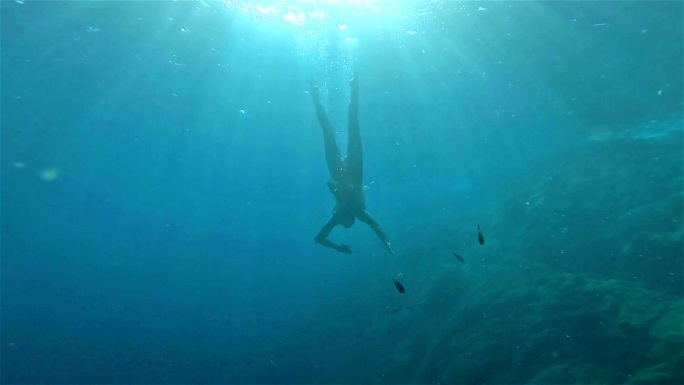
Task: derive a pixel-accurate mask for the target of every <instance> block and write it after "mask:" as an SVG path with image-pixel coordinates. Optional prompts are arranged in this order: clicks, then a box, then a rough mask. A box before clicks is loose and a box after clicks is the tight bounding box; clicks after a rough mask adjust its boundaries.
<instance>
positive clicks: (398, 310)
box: [392, 306, 401, 313]
mask: <svg viewBox="0 0 684 385" xmlns="http://www.w3.org/2000/svg"><path fill="white" fill-rule="evenodd" d="M400 311H401V306H399V307H395V308H394V309H392V313H399V312H400Z"/></svg>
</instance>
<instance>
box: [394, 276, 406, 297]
mask: <svg viewBox="0 0 684 385" xmlns="http://www.w3.org/2000/svg"><path fill="white" fill-rule="evenodd" d="M392 282H394V287H396V288H397V291H399V292H400V293H401V294H404V293H406V289H404V285H402V284H401V283H399V282H397V280H396V279H394V278H392Z"/></svg>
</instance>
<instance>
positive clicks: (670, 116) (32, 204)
mask: <svg viewBox="0 0 684 385" xmlns="http://www.w3.org/2000/svg"><path fill="white" fill-rule="evenodd" d="M404 4H405V5H403V6H402V7H401V9H400V10H399V11H397V12H392V10H391V9H390V8H391V7H389V6H388V7H387V9H385V11H384V12H382V13H377V12H376V11H372V10H369V9H367V8H363V7H359V8H354V9H356V10H357V11H351V13H344V12H342V10H341V8H339V7H334V6H330V5H328V8H327V11H328V17H327V18H326V19H324V20H322V21H320V20H313V19H312V20H311V21H310V23H309V24H307V25H305V26H295V25H291V24H289V23H287V22H285V21H283V20H280V19H277V18H276V19H273V20H271V19H268V18H266V17H260V16H258V15H257V14H255V13H243V12H241V11H239V10H237V9H236V8H235V7H230V6H225V5H223V4H221V3H217V2H210V3H200V2H190V1H188V2H173V3H172V2H156V1H153V2H85V1H78V2H42V1H35V2H34V1H30V0H27V1H26V2H25V4H22V3H18V2H10V1H3V2H2V3H1V4H0V7H1V8H0V9H1V12H2V121H1V122H2V154H1V155H2V349H3V350H2V379H3V382H71V383H76V382H79V383H80V382H165V381H171V382H208V381H217V382H227V381H231V380H230V379H227V378H229V377H221V376H219V375H216V376H215V375H214V374H212V373H214V371H218V369H216V368H217V367H221V368H223V369H221V370H222V372H221V373H222V375H223V376H225V375H226V374H225V373H238V374H239V375H242V376H243V377H239V378H242V380H241V381H242V382H250V381H274V379H273V378H269V377H259V375H258V374H255V373H253V372H251V370H252V365H257V364H253V363H251V361H250V360H249V359H242V360H237V359H234V357H237V356H240V354H241V353H240V352H242V351H243V349H247V348H248V347H249V348H254V346H255V345H258V346H266V347H268V348H266V349H269V348H273V349H274V350H276V346H277V345H278V343H277V339H278V338H279V336H282V335H284V334H288V335H291V334H295V335H296V334H298V333H302V334H306V331H305V330H304V329H302V326H301V325H304V324H309V323H311V322H315V320H316V317H321V314H320V308H321V306H322V305H324V304H325V303H326V302H329V300H330V298H337V299H339V298H340V297H342V298H349V300H350V302H349V308H348V309H346V312H345V313H341V314H344V315H345V316H348V317H350V319H354V320H362V319H363V317H364V315H365V314H369V309H367V308H365V307H364V306H365V305H363V306H362V305H357V306H355V305H354V301H353V299H354V298H355V297H356V298H361V297H364V293H367V292H368V291H369V290H379V288H383V290H384V289H385V288H387V289H388V290H387V291H388V293H387V296H388V298H391V296H393V295H395V293H393V292H392V290H393V288H392V287H391V282H390V280H389V279H390V277H393V276H396V274H397V273H399V272H400V271H399V268H398V267H397V260H399V261H401V260H402V258H405V257H406V255H407V254H409V253H411V252H412V250H415V249H416V248H425V247H429V246H430V245H426V244H425V243H424V239H425V238H424V236H423V235H424V234H431V235H435V234H439V233H440V231H442V230H440V225H439V223H438V222H437V221H438V220H439V221H443V222H444V221H446V222H447V223H450V225H451V226H455V227H458V228H469V229H470V228H474V226H475V221H480V220H483V221H487V219H486V218H483V216H485V215H484V214H483V213H484V212H485V210H490V209H491V207H494V206H496V204H497V202H498V200H499V199H500V197H501V194H502V193H505V192H506V191H507V189H509V188H511V187H509V186H513V185H515V183H519V181H520V180H522V179H524V178H526V177H529V176H530V175H533V174H539V173H541V174H543V173H544V172H545V170H547V168H553V167H560V166H563V164H562V162H561V161H558V160H556V158H554V157H555V156H556V154H558V153H563V154H565V156H566V158H564V159H566V160H567V156H568V155H567V154H572V153H573V152H574V151H576V153H577V154H578V155H577V156H578V157H580V156H581V157H586V156H592V147H590V146H592V145H593V144H592V142H591V141H590V140H588V138H590V137H591V136H592V135H595V133H596V132H600V133H606V132H608V133H611V135H615V136H616V137H620V138H626V137H629V136H630V135H632V136H634V135H637V134H634V132H640V131H639V130H642V129H643V130H645V129H644V127H646V126H648V124H649V122H652V121H657V122H666V123H663V124H662V125H661V126H658V127H659V128H657V129H656V130H657V131H658V130H659V131H658V132H660V133H663V132H664V134H663V135H665V139H664V140H667V141H670V142H672V141H674V143H675V144H676V143H680V146H676V145H675V146H668V147H667V148H668V149H670V150H671V151H674V152H675V158H674V159H675V160H676V159H680V158H681V153H679V152H678V151H681V119H682V3H680V2H615V3H614V2H542V3H532V2H483V3H477V2H467V3H460V2H443V3H437V2H423V3H420V4H409V3H404ZM307 7H311V6H310V5H307ZM320 7H321V9H326V8H325V7H326V5H325V4H321V5H320ZM481 8H485V9H481ZM358 10H362V11H358ZM336 12H337V13H336ZM357 12H362V13H358V14H357ZM342 22H344V23H347V24H348V27H347V28H346V29H345V30H341V29H340V28H339V27H338V26H337V24H338V23H342ZM347 36H351V37H353V38H354V39H353V40H352V41H351V42H350V41H346V40H345V38H346V37H347ZM354 71H358V73H359V76H360V83H361V112H360V122H361V130H362V136H363V141H364V150H365V153H364V155H365V162H366V164H365V176H366V180H365V182H366V183H367V184H369V186H368V187H369V189H368V190H367V193H366V194H367V201H368V205H369V210H370V212H371V213H373V214H374V215H375V216H376V218H377V219H378V220H379V221H380V223H381V224H382V225H383V227H384V228H385V230H386V231H387V233H388V235H389V237H390V238H391V239H392V240H393V245H394V247H395V249H396V250H397V252H398V255H397V256H396V257H391V256H389V255H387V254H386V252H385V251H384V249H383V248H382V245H381V244H380V242H378V241H377V239H376V238H375V236H374V235H373V234H372V232H371V231H370V230H369V229H368V228H366V227H365V226H363V224H357V225H356V226H354V227H353V228H352V229H350V230H345V231H343V230H341V229H336V230H335V231H334V232H333V234H332V236H331V237H332V238H333V239H334V240H335V241H337V242H339V243H346V244H349V245H351V247H352V249H353V250H354V254H352V255H351V256H347V255H342V254H337V253H335V252H333V251H330V250H327V249H324V248H321V247H320V246H317V245H315V244H314V243H313V237H314V235H315V234H316V232H317V231H318V229H319V228H320V226H322V225H323V223H325V221H326V220H327V218H328V216H329V214H330V210H331V208H332V204H333V199H332V197H331V196H330V194H329V193H328V191H327V188H326V186H325V182H326V180H327V178H328V176H327V174H326V168H325V164H324V154H323V148H322V137H321V133H320V128H319V127H318V124H317V121H316V119H315V114H314V110H313V106H312V103H311V100H310V96H309V95H308V93H307V91H308V87H309V82H310V81H311V80H315V81H317V82H318V83H319V84H320V85H321V87H322V89H323V96H324V98H325V101H324V103H325V105H326V107H327V109H328V111H329V114H330V117H331V120H332V122H333V125H334V126H335V127H336V128H337V129H339V130H340V132H339V136H338V143H340V145H341V146H344V144H345V141H346V137H345V135H346V133H345V132H344V131H345V127H346V111H345V109H346V105H347V100H348V86H347V80H348V79H349V78H350V77H351V75H352V73H353V72H354ZM667 122H672V123H667ZM673 127H674V128H673ZM673 132H674V133H673ZM625 151H639V149H638V147H637V148H636V149H635V148H633V147H630V148H628V149H626V150H625ZM596 163H600V159H599V158H597V160H596ZM540 165H543V166H540ZM44 170H54V173H55V175H56V178H54V180H49V179H50V178H47V179H48V180H46V178H41V177H40V175H41V173H42V172H43V171H44ZM680 176H681V175H680ZM635 178H637V176H633V178H632V177H630V178H629V180H630V182H629V183H646V182H642V181H635ZM370 182H373V183H372V184H371V183H370ZM680 187H681V183H680ZM587 188H588V189H590V188H591V186H587ZM569 199H572V197H569ZM496 215H497V214H496V213H493V214H492V213H488V214H487V217H488V218H491V219H490V222H491V221H493V220H494V219H493V218H495V217H496ZM680 217H681V214H680ZM437 218H438V219H437ZM515 222H516V221H515V220H513V221H512V222H511V223H508V224H507V226H510V227H512V228H513V227H516V226H520V225H521V224H520V223H515ZM541 225H542V224H540V226H541ZM427 226H434V227H427ZM679 226H681V224H679ZM487 235H488V236H489V235H490V234H487ZM497 236H498V237H502V238H503V237H505V234H498V235H497ZM531 242H534V241H533V240H531ZM679 257H681V255H679ZM578 258H579V259H581V258H583V257H582V256H579V257H578ZM586 259H587V261H589V260H591V256H586ZM673 263H674V265H673V266H680V265H681V263H679V264H677V262H673ZM580 264H581V262H580ZM404 267H405V266H404ZM401 272H402V273H403V275H404V276H407V275H410V271H406V270H405V269H404V270H402V271H401ZM679 273H681V272H679ZM679 273H678V274H677V276H676V277H675V278H673V279H674V281H673V282H670V283H669V284H665V285H664V286H665V289H663V290H666V291H669V292H670V293H675V294H676V293H677V290H678V288H681V274H679ZM408 279H410V278H408ZM680 294H681V293H680ZM364 303H365V304H368V303H371V304H372V303H373V301H372V300H369V299H366V301H365V302H364ZM386 304H387V300H386V299H385V298H378V299H377V307H378V308H382V307H384V306H386ZM371 306H372V305H371ZM312 320H314V321H312ZM350 322H351V321H350ZM361 323H362V322H361ZM331 333H334V331H331ZM357 349H360V350H364V348H363V347H362V346H361V347H358V348H357ZM350 351H352V350H350ZM293 354H296V352H293ZM321 359H322V360H324V361H325V360H326V358H321ZM226 368H228V369H226ZM302 368H306V365H304V364H302ZM291 370H292V371H293V372H296V371H301V370H305V369H299V368H297V367H292V368H291ZM245 373H247V374H245ZM279 378H280V380H281V381H284V382H288V378H291V379H292V378H298V379H299V381H302V378H304V379H306V378H307V377H287V375H286V374H282V373H281V377H279ZM312 378H314V377H312ZM292 381H295V380H292Z"/></svg>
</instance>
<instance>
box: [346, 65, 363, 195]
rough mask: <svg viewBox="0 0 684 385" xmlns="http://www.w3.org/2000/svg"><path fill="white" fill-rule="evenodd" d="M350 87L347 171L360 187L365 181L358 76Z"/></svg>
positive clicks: (350, 83) (353, 79)
mask: <svg viewBox="0 0 684 385" xmlns="http://www.w3.org/2000/svg"><path fill="white" fill-rule="evenodd" d="M349 85H350V86H351V100H350V101H349V117H348V122H349V123H348V124H349V127H348V130H349V142H348V143H347V171H348V175H349V178H350V179H351V181H352V182H353V183H355V184H358V185H360V184H361V183H362V181H363V149H362V147H361V134H360V133H359V77H358V75H357V74H354V77H353V78H352V79H351V80H350V81H349Z"/></svg>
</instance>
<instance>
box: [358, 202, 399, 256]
mask: <svg viewBox="0 0 684 385" xmlns="http://www.w3.org/2000/svg"><path fill="white" fill-rule="evenodd" d="M357 217H358V218H359V220H360V221H361V222H363V223H365V224H367V225H368V226H370V227H371V229H373V231H375V234H377V235H378V238H380V240H381V241H382V243H383V244H384V245H385V247H386V248H387V251H389V252H390V254H392V255H395V253H394V250H392V245H391V244H390V242H389V240H388V239H387V235H385V232H384V231H382V227H380V224H379V223H378V221H376V220H375V218H373V216H372V215H370V213H369V212H368V211H366V210H364V211H363V212H362V213H361V214H359V215H358V216H357Z"/></svg>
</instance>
